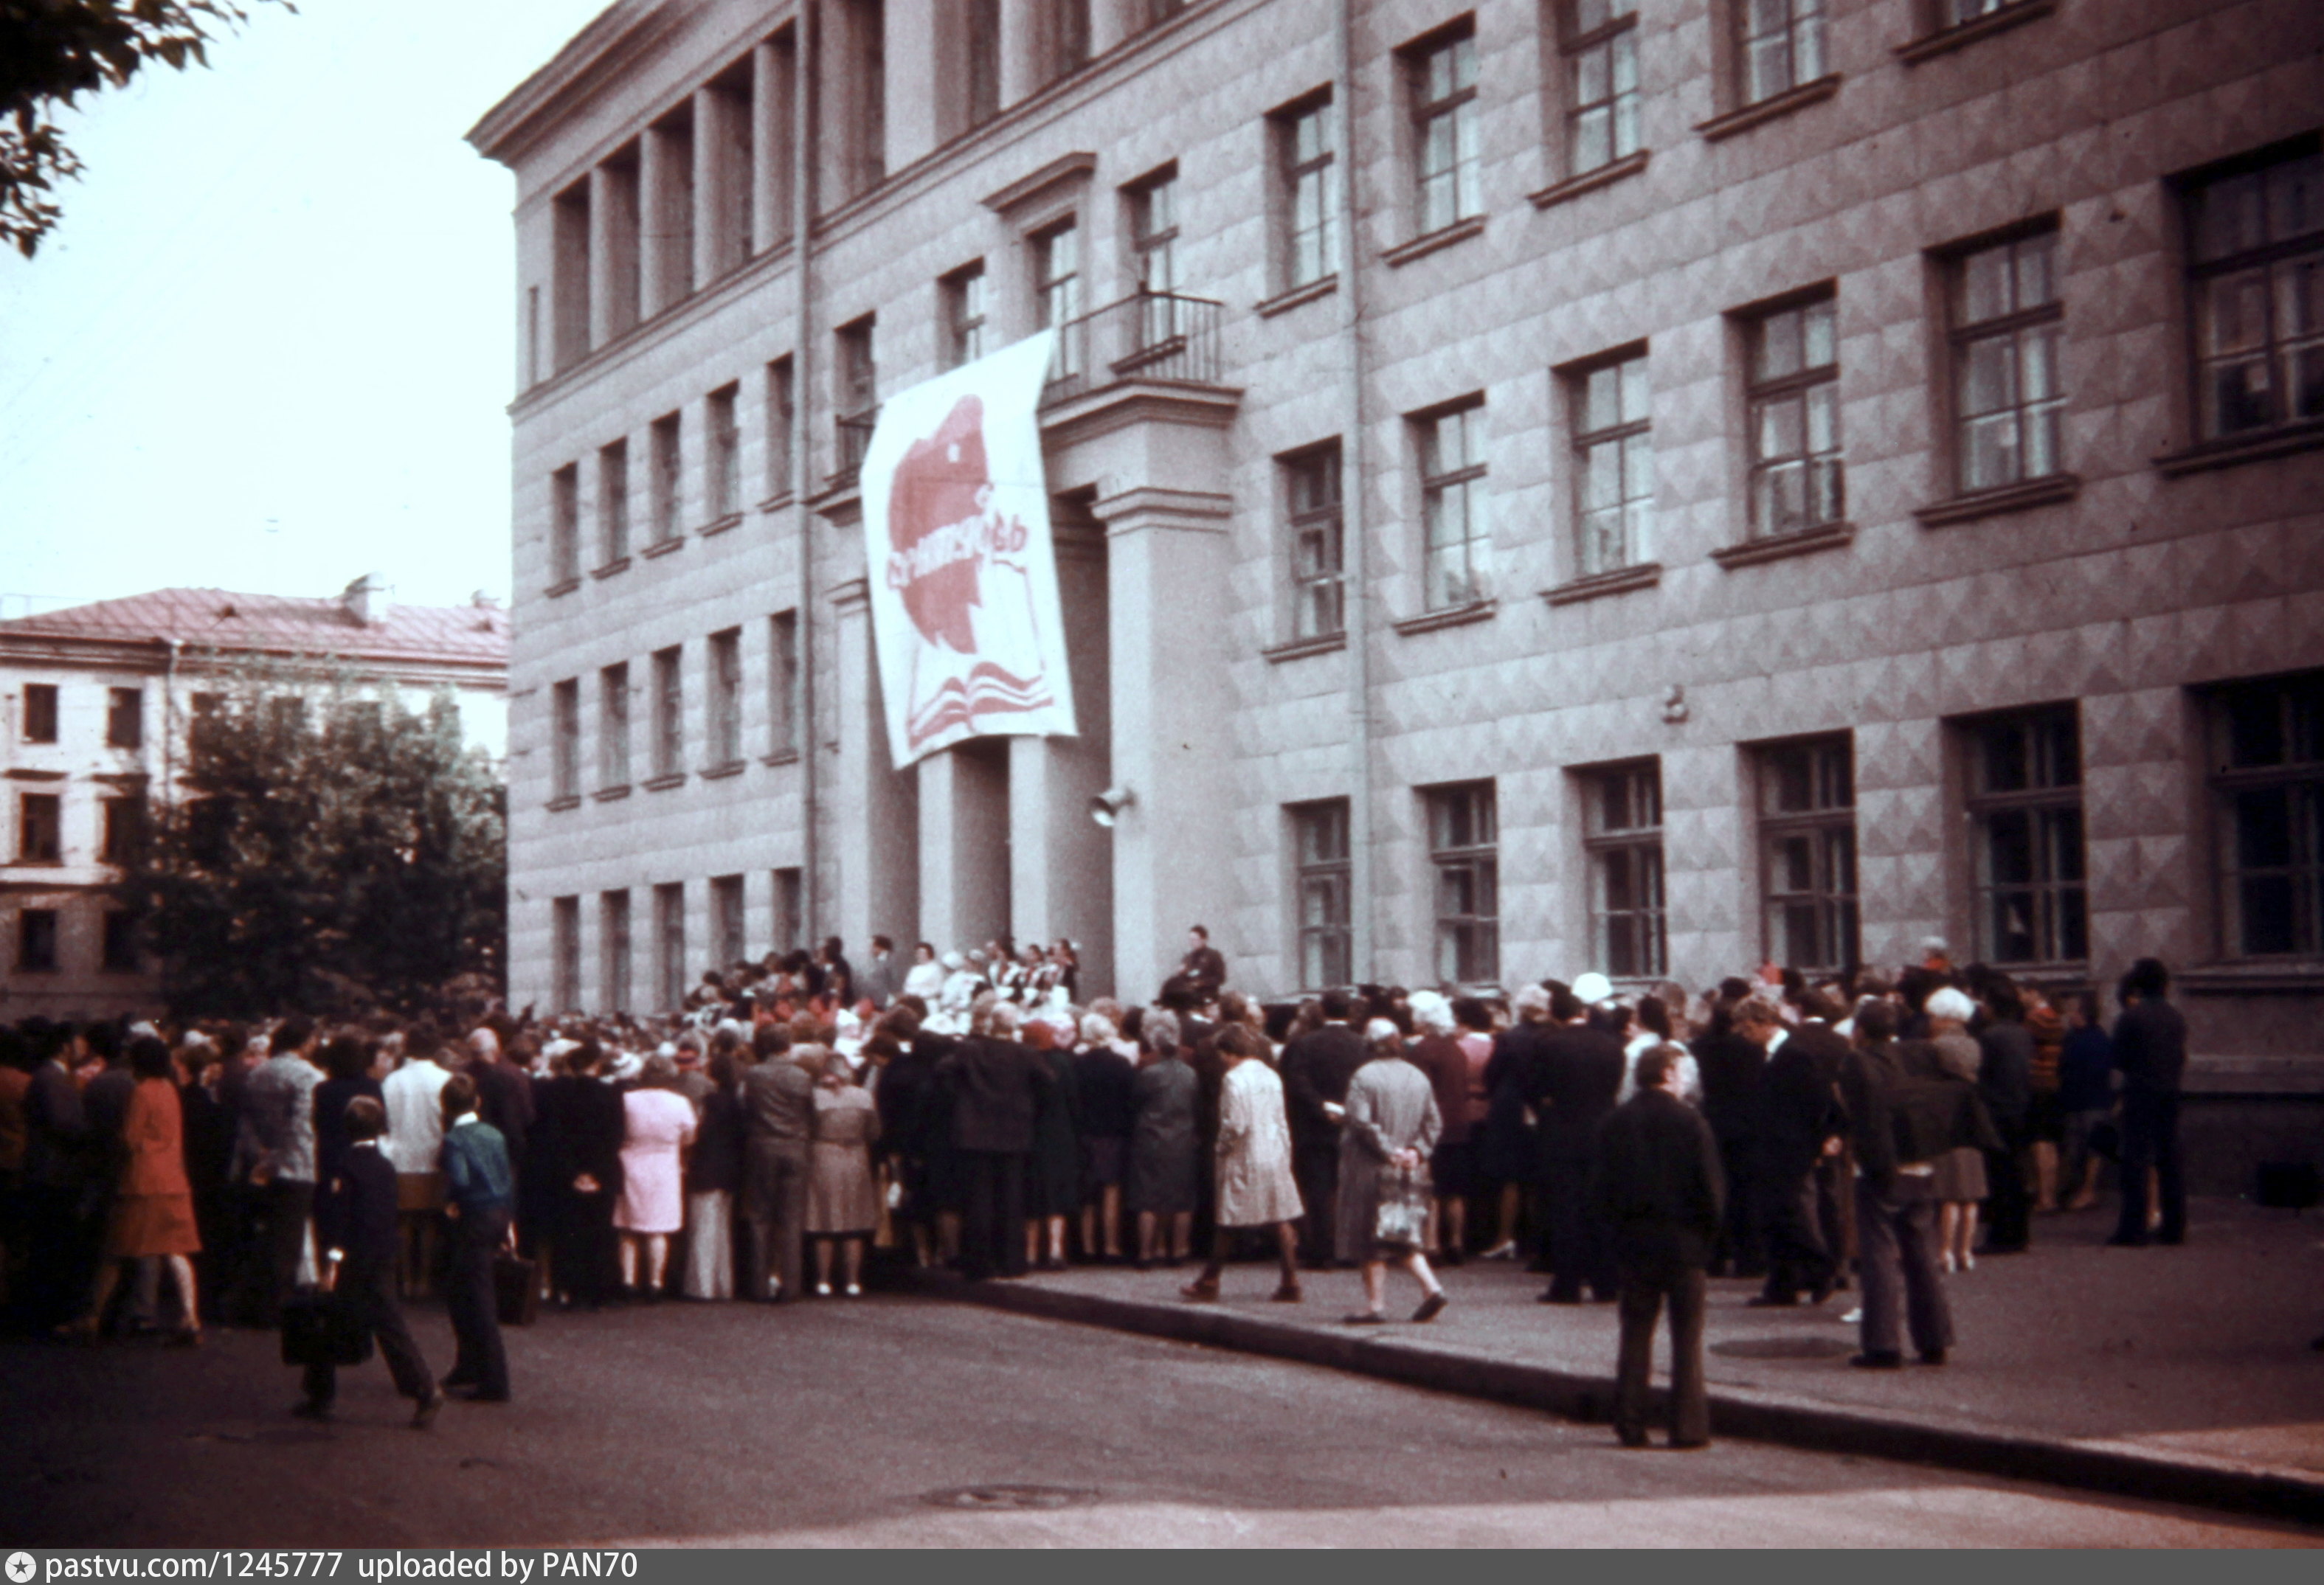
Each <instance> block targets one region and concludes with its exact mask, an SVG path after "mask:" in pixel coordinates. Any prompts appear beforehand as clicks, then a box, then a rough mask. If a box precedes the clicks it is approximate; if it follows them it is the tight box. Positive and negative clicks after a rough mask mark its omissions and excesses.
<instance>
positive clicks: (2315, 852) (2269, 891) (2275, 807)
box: [2206, 671, 2324, 959]
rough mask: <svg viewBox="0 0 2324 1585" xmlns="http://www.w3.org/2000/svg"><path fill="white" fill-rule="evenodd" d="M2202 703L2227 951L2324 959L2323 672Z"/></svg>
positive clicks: (2243, 688) (2227, 690)
mask: <svg viewBox="0 0 2324 1585" xmlns="http://www.w3.org/2000/svg"><path fill="white" fill-rule="evenodd" d="M2206 702H2207V704H2208V705H2209V723H2208V725H2209V733H2210V744H2211V754H2210V762H2211V776H2210V785H2211V797H2212V801H2213V809H2214V817H2215V825H2216V829H2217V833H2218V872H2219V877H2220V889H2221V893H2222V895H2221V898H2220V901H2221V908H2220V915H2221V923H2222V926H2223V929H2222V931H2221V934H2222V935H2223V936H2224V938H2225V939H2224V942H2223V945H2225V947H2226V949H2227V955H2228V956H2230V957H2237V958H2286V957H2299V958H2310V959H2312V958H2317V957H2324V672H2317V671H2310V672H2306V673H2303V674H2301V675H2299V676H2296V677H2274V678H2270V679H2267V680H2264V681H2259V682H2246V683H2236V684H2235V685H2233V686H2231V687H2224V688H2221V689H2218V691H2217V692H2215V693H2214V694H2212V695H2211V696H2210V697H2209V699H2208V700H2207V701H2206Z"/></svg>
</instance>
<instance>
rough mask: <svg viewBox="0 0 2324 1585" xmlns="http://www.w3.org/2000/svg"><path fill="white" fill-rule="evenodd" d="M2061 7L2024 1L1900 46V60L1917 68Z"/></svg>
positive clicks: (2053, 0) (2049, 1)
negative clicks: (1925, 62)
mask: <svg viewBox="0 0 2324 1585" xmlns="http://www.w3.org/2000/svg"><path fill="white" fill-rule="evenodd" d="M2057 8H2058V7H2057V0H2021V3H2020V4H2018V5H2012V6H2009V7H2007V8H2006V9H2004V10H2001V11H1997V12H1995V13H1994V14H1992V15H1991V16H1980V17H1978V19H1977V20H1976V21H1974V22H1965V23H1961V25H1960V26H1959V27H1950V28H1946V29H1945V30H1944V31H1943V32H1934V33H1930V34H1928V35H1927V36H1926V37H1924V38H1918V39H1914V40H1912V41H1909V42H1906V43H1903V44H1899V45H1897V46H1896V59H1897V60H1901V61H1903V62H1904V64H1905V65H1907V66H1916V65H1918V64H1919V63H1920V62H1922V61H1923V60H1932V59H1934V58H1935V57H1937V56H1939V55H1950V54H1951V53H1952V52H1953V51H1955V50H1959V49H1962V48H1964V47H1965V46H1967V45H1970V44H1974V43H1976V42H1977V41H1978V40H1979V39H1989V38H1991V37H1993V35H1994V34H1996V33H2002V32H2008V31H2009V30H2010V29H2011V28H2014V27H2016V26H2018V25H2019V24H2020V23H2029V22H2032V21H2033V20H2034V19H2036V18H2037V17H2043V16H2047V15H2049V14H2051V13H2052V11H2055V10H2056V9H2057Z"/></svg>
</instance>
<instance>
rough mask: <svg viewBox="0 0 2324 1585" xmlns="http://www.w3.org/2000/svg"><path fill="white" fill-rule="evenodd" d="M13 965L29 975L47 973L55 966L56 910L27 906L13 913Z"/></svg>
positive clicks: (53, 970)
mask: <svg viewBox="0 0 2324 1585" xmlns="http://www.w3.org/2000/svg"><path fill="white" fill-rule="evenodd" d="M16 967H17V968H19V969H21V970H23V972H26V973H28V974H50V973H54V972H56V967H57V912H56V910H55V909H54V908H26V909H24V910H23V912H22V913H20V914H18V915H17V916H16Z"/></svg>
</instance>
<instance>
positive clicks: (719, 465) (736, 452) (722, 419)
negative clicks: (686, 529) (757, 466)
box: [703, 385, 742, 521]
mask: <svg viewBox="0 0 2324 1585" xmlns="http://www.w3.org/2000/svg"><path fill="white" fill-rule="evenodd" d="M741 394H742V387H741V386H739V385H724V386H721V387H720V388H719V389H717V390H715V391H714V392H711V393H710V400H709V401H708V402H707V403H706V404H705V410H704V412H705V418H706V419H707V422H706V423H705V424H704V426H703V428H704V429H705V431H706V433H705V440H706V441H707V442H708V447H709V455H708V456H707V457H706V458H705V461H706V462H707V463H708V465H709V470H710V478H709V481H708V483H709V485H710V516H711V520H712V521H724V519H727V518H730V517H734V516H737V515H739V514H740V513H741V512H742V429H740V428H739V427H738V425H737V423H736V420H735V416H734V407H735V399H736V398H737V397H739V396H740V395H741Z"/></svg>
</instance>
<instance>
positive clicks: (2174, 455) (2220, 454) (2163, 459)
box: [2154, 424, 2324, 479]
mask: <svg viewBox="0 0 2324 1585" xmlns="http://www.w3.org/2000/svg"><path fill="white" fill-rule="evenodd" d="M2319 447H2324V424H2302V425H2300V426H2299V427H2298V428H2296V429H2293V428H2285V429H2270V430H2268V431H2266V432H2265V433H2264V434H2259V435H2246V436H2242V437H2239V438H2236V439H2233V440H2207V441H2205V442H2204V443H2203V444H2202V445H2200V446H2190V447H2188V448H2187V449H2186V450H2184V451H2173V452H2169V453H2166V454H2165V455H2163V456H2158V457H2156V458H2155V459H2154V467H2155V471H2156V472H2158V473H2160V474H2161V475H2163V477H2164V478H2166V479H2175V478H2178V477H2179V476H2181V475H2183V474H2202V473H2209V471H2210V470H2212V469H2213V468H2231V467H2235V466H2236V465H2238V464H2241V463H2247V462H2265V461H2266V460H2267V459H2268V458H2270V457H2276V456H2292V455H2294V454H2295V453H2297V452H2302V451H2314V450H2316V449H2318V448H2319Z"/></svg>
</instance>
